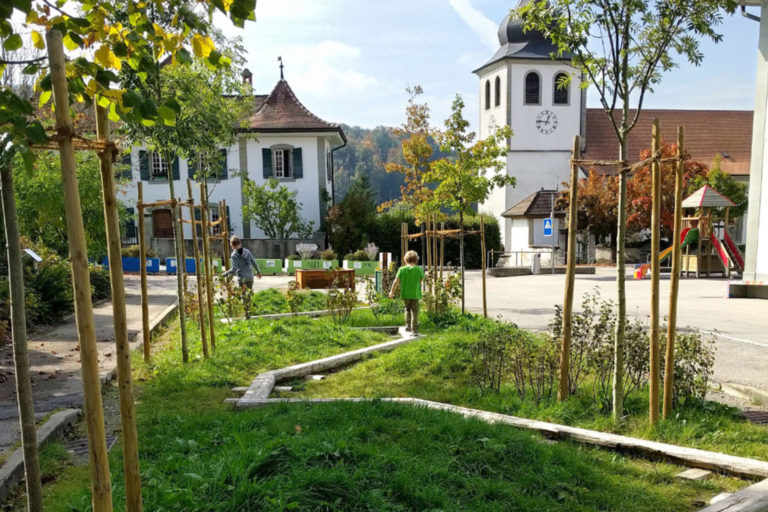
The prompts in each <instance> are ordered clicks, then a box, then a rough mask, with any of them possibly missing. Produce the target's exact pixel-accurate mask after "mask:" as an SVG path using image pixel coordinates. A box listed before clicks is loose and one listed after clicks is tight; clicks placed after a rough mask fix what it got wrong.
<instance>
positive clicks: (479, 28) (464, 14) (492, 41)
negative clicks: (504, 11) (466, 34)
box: [448, 0, 499, 51]
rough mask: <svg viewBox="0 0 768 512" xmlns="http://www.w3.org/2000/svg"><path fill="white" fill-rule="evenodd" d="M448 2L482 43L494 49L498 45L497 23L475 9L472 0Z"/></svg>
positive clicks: (451, 0) (449, 0)
mask: <svg viewBox="0 0 768 512" xmlns="http://www.w3.org/2000/svg"><path fill="white" fill-rule="evenodd" d="M448 3H449V4H451V7H453V10H454V11H456V14H458V15H459V17H460V18H461V19H462V20H463V21H464V23H466V24H467V26H468V27H469V28H470V29H471V30H472V32H474V33H475V35H476V36H477V37H479V38H480V41H482V43H483V44H484V45H486V46H487V47H488V48H489V49H491V50H494V51H495V50H496V49H497V48H498V47H499V41H498V39H497V38H496V31H497V29H498V25H497V24H496V23H494V22H493V21H492V20H491V19H490V18H488V17H487V16H486V15H485V14H483V13H482V12H481V11H479V10H478V9H476V8H475V6H473V5H472V0H448Z"/></svg>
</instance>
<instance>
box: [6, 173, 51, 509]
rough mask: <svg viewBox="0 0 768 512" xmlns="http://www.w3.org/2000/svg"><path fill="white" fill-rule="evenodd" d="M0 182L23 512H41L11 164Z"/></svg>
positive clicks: (40, 486)
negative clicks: (24, 493) (24, 502)
mask: <svg viewBox="0 0 768 512" xmlns="http://www.w3.org/2000/svg"><path fill="white" fill-rule="evenodd" d="M0 180H2V202H3V221H4V223H5V240H6V251H7V252H6V254H7V257H8V288H9V295H10V305H11V337H12V338H13V364H14V370H15V372H16V397H17V400H16V403H17V404H18V405H19V420H20V421H19V423H20V426H21V446H22V452H23V455H24V477H25V482H26V486H27V510H29V511H30V512H42V510H43V486H42V483H41V480H40V458H39V456H38V451H37V430H36V421H35V404H34V401H33V393H32V378H31V376H30V369H29V351H28V350H27V319H26V314H25V310H24V300H25V299H24V265H23V263H22V261H21V242H20V238H19V223H18V220H17V217H16V197H15V196H14V190H13V163H12V162H8V163H6V164H5V165H3V166H2V168H0Z"/></svg>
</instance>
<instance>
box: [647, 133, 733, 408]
mask: <svg viewBox="0 0 768 512" xmlns="http://www.w3.org/2000/svg"><path fill="white" fill-rule="evenodd" d="M677 156H678V161H677V165H676V166H675V224H674V228H673V234H672V244H673V249H672V273H671V274H670V276H669V281H670V283H669V315H668V316H669V318H668V319H667V348H666V353H665V357H664V403H663V410H662V416H663V417H664V419H667V418H669V416H670V415H671V414H672V400H673V398H674V395H673V393H674V375H675V337H676V335H677V296H678V291H679V289H680V271H681V266H682V265H681V260H682V253H681V246H682V240H680V236H681V233H682V229H683V171H684V170H683V158H684V156H685V128H683V127H682V126H678V127H677ZM726 226H727V222H726Z"/></svg>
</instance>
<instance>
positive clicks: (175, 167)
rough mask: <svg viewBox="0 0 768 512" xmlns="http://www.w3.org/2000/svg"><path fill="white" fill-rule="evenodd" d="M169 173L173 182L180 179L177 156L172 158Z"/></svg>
mask: <svg viewBox="0 0 768 512" xmlns="http://www.w3.org/2000/svg"><path fill="white" fill-rule="evenodd" d="M171 173H172V174H173V179H174V181H175V180H180V179H181V175H180V174H179V157H178V156H175V157H173V163H172V164H171Z"/></svg>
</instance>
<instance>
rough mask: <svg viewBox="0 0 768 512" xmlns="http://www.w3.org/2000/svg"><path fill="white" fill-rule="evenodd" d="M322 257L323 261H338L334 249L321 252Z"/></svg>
mask: <svg viewBox="0 0 768 512" xmlns="http://www.w3.org/2000/svg"><path fill="white" fill-rule="evenodd" d="M320 259H321V260H323V261H336V260H337V259H338V256H337V255H336V251H334V250H333V249H326V250H324V251H321V252H320Z"/></svg>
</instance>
